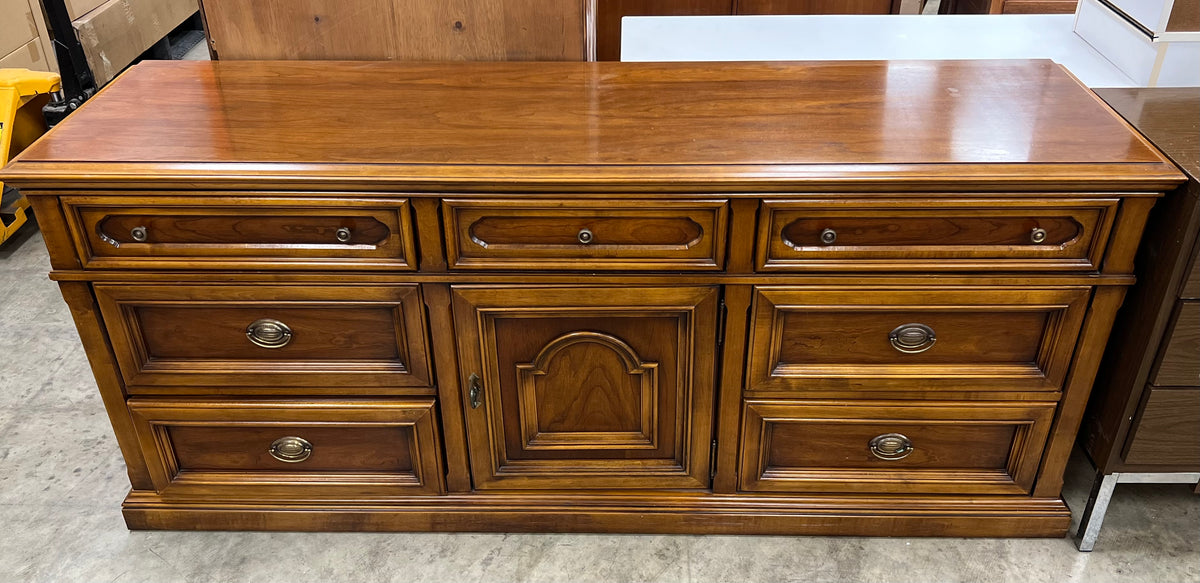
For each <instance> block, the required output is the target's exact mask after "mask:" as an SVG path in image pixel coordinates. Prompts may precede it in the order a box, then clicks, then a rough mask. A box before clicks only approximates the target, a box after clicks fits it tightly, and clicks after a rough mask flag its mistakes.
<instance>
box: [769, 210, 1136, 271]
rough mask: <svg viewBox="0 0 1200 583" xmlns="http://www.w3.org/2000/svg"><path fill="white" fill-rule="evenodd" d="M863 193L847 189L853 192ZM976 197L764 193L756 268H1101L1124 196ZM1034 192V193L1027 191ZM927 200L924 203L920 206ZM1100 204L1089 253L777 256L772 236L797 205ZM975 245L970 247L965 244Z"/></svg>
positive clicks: (776, 234)
mask: <svg viewBox="0 0 1200 583" xmlns="http://www.w3.org/2000/svg"><path fill="white" fill-rule="evenodd" d="M857 194H858V193H845V195H846V196H847V197H850V196H856V195H857ZM978 194H979V196H978V197H971V196H970V195H969V194H966V193H964V194H963V195H962V196H959V197H955V198H937V199H934V201H933V202H929V201H913V200H911V199H908V198H904V197H900V196H897V197H896V198H869V199H864V198H846V199H833V200H821V199H813V200H809V199H804V198H779V197H764V198H763V199H762V203H761V205H760V208H759V219H758V233H757V237H756V241H757V242H756V245H755V269H756V270H757V271H760V272H786V271H796V270H808V269H811V270H814V271H817V270H831V271H842V270H859V271H985V270H996V269H1003V270H1008V271H1074V272H1079V271H1099V269H1100V260H1101V258H1102V257H1103V256H1104V251H1105V249H1106V247H1107V245H1108V239H1109V236H1110V235H1111V233H1112V229H1113V226H1114V225H1115V223H1116V219H1117V211H1118V207H1119V205H1120V198H1109V197H1103V196H1102V197H1095V196H1094V195H1093V196H1092V197H1088V198H1065V197H1062V195H1061V194H1060V193H1045V194H1044V196H1045V197H1046V198H1047V199H1049V200H1045V199H1042V200H1039V199H1033V200H1030V199H1027V198H987V194H988V193H978ZM1025 194H1026V195H1028V194H1029V193H1025ZM920 202H924V203H925V204H924V205H923V206H919V203H920ZM1006 208H1008V209H1013V210H1019V209H1046V210H1055V209H1063V210H1070V209H1095V210H1099V211H1100V216H1099V218H1098V219H1097V228H1096V229H1095V231H1094V232H1092V233H1091V234H1090V235H1091V238H1090V241H1088V243H1090V246H1089V247H1088V248H1087V250H1086V253H1085V255H1086V257H1083V258H1051V259H1039V258H1036V257H1030V258H1022V257H1018V258H988V257H959V258H922V257H905V256H897V257H886V258H878V257H876V258H871V257H829V258H809V259H801V258H778V257H776V258H772V257H771V254H770V253H771V252H770V247H771V241H772V239H773V238H774V237H776V236H781V235H780V233H778V232H777V230H776V229H775V225H774V217H775V214H776V213H777V212H779V211H786V210H791V209H813V210H828V211H847V212H851V211H861V210H883V211H886V210H888V209H896V210H913V211H925V212H930V213H933V212H937V211H940V210H947V211H954V210H960V211H983V212H986V211H988V210H996V209H1001V210H1003V209H1006ZM963 247H964V248H969V247H970V246H963Z"/></svg>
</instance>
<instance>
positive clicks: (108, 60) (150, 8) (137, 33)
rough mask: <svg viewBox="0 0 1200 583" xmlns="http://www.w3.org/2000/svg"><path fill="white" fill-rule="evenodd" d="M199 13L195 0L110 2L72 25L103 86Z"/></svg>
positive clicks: (116, 0)
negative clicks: (185, 21) (174, 29)
mask: <svg viewBox="0 0 1200 583" xmlns="http://www.w3.org/2000/svg"><path fill="white" fill-rule="evenodd" d="M198 9H199V4H198V3H197V1H196V0H108V2H105V3H104V4H103V5H101V6H100V7H99V8H96V9H95V10H92V11H91V12H88V13H87V14H85V15H84V16H83V18H80V19H78V20H76V21H74V22H73V23H71V24H72V25H73V26H74V27H75V32H76V34H77V35H78V36H79V42H80V44H82V45H83V53H84V55H85V56H86V57H87V61H88V66H90V67H91V69H92V75H94V76H95V78H96V85H97V86H103V85H104V84H105V83H108V82H109V81H111V80H112V79H113V77H116V76H117V74H118V73H120V72H121V70H122V69H124V68H125V67H126V66H128V65H129V64H130V63H132V62H133V60H134V59H136V58H137V57H138V55H141V54H142V53H143V52H145V51H146V49H148V48H150V47H151V46H153V45H154V43H156V42H158V41H159V40H161V39H162V38H163V37H164V36H166V35H167V33H168V32H171V30H172V29H173V28H175V27H176V26H179V25H180V24H181V23H182V22H183V21H184V20H186V19H187V18H188V17H189V16H191V15H192V14H195V12H196V11H197V10H198Z"/></svg>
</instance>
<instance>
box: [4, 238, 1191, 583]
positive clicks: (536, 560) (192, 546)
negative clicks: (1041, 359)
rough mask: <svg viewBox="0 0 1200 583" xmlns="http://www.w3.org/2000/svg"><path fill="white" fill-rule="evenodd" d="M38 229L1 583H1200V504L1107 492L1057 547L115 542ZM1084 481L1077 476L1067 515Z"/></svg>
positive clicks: (8, 377) (81, 368)
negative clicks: (1089, 528)
mask: <svg viewBox="0 0 1200 583" xmlns="http://www.w3.org/2000/svg"><path fill="white" fill-rule="evenodd" d="M48 270H49V263H48V261H47V258H46V251H45V248H44V247H43V244H42V239H41V236H40V234H39V233H38V232H37V230H36V227H35V226H32V225H31V226H29V227H26V228H25V230H23V231H22V233H21V234H20V235H19V236H18V237H17V238H16V239H15V240H11V241H9V242H8V243H6V244H4V246H3V247H0V322H2V323H3V326H4V327H5V332H4V333H3V334H2V335H0V357H2V358H4V359H5V361H6V362H5V364H4V365H3V369H2V371H3V372H2V374H0V428H3V429H2V430H0V529H2V530H0V532H2V533H3V534H2V535H0V581H48V582H69V581H126V582H128V581H147V582H153V583H170V582H175V581H255V582H270V581H281V582H286V583H300V582H304V581H335V580H339V581H340V580H345V581H467V580H471V581H572V582H584V581H613V582H626V581H805V582H817V581H913V582H930V581H1013V582H1022V583H1025V582H1037V581H1081V582H1097V583H1099V582H1103V581H1147V582H1155V583H1169V582H1182V581H1200V520H1198V519H1197V517H1198V516H1200V512H1198V511H1200V497H1198V496H1195V495H1193V494H1191V493H1190V490H1189V488H1188V487H1186V486H1181V485H1174V486H1161V485H1137V484H1128V485H1120V486H1118V487H1117V493H1116V496H1115V497H1114V499H1113V503H1112V506H1111V508H1110V510H1109V516H1108V520H1107V521H1106V524H1105V527H1104V531H1103V532H1102V533H1101V535H1100V541H1099V543H1098V544H1097V546H1096V550H1095V551H1094V552H1092V553H1090V554H1089V553H1079V552H1077V551H1076V550H1075V547H1074V546H1073V545H1072V543H1071V542H1070V541H1069V540H1068V539H1057V540H1045V539H1033V540H1024V539H1022V540H994V539H992V540H963V539H900V538H893V539H872V538H832V537H731V536H633V535H492V534H486V535H485V534H321V533H317V534H303V533H274V534H273V533H228V532H206V533H191V532H129V531H128V530H126V529H125V524H124V523H123V522H122V520H121V514H120V503H121V499H122V497H123V496H124V495H125V492H126V489H127V488H128V484H127V481H126V477H125V472H124V467H123V465H122V464H121V462H120V454H119V452H118V451H117V446H116V443H115V441H114V439H113V437H112V434H111V431H110V430H109V426H108V420H107V418H106V416H105V414H104V410H103V407H102V405H101V403H100V399H99V398H98V396H97V394H96V390H95V387H94V385H93V381H92V378H91V374H90V371H89V369H88V366H87V362H86V360H85V358H84V356H83V351H82V347H81V346H80V344H79V340H78V338H77V336H76V334H75V330H74V328H73V326H72V324H71V318H70V314H69V313H68V311H67V308H66V306H65V305H64V304H63V303H62V299H61V297H60V296H59V294H58V290H57V288H56V287H55V285H54V284H53V283H51V282H50V281H48V280H47V278H46V273H47V271H48ZM1090 476H1091V470H1090V469H1089V468H1088V467H1087V463H1086V462H1085V461H1084V460H1082V459H1078V458H1077V459H1074V460H1073V461H1072V466H1071V469H1070V472H1069V476H1068V487H1067V500H1068V502H1069V503H1070V504H1071V507H1072V509H1074V510H1075V511H1076V513H1078V511H1079V509H1080V508H1081V507H1082V505H1083V500H1084V498H1085V496H1086V493H1087V492H1086V489H1087V487H1088V481H1089V479H1090Z"/></svg>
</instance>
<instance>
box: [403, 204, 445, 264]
mask: <svg viewBox="0 0 1200 583" xmlns="http://www.w3.org/2000/svg"><path fill="white" fill-rule="evenodd" d="M410 200H411V201H412V206H413V210H414V211H415V212H416V214H417V220H416V221H415V222H414V223H413V224H414V227H413V229H414V230H415V231H416V232H417V249H418V253H419V254H420V269H421V271H434V272H437V271H446V254H445V253H444V252H443V251H442V230H441V228H439V225H441V220H440V217H439V216H438V199H436V198H413V199H410Z"/></svg>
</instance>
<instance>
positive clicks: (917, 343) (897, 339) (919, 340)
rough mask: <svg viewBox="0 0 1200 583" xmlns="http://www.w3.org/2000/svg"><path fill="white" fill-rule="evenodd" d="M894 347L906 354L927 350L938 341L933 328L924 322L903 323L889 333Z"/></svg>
mask: <svg viewBox="0 0 1200 583" xmlns="http://www.w3.org/2000/svg"><path fill="white" fill-rule="evenodd" d="M888 340H889V341H890V342H891V343H892V348H895V349H896V350H899V351H900V352H903V353H906V354H916V353H918V352H925V351H926V350H929V349H930V348H931V347H933V343H934V342H937V334H934V332H933V328H930V327H929V326H926V325H924V324H902V325H900V326H897V327H896V329H895V330H892V331H891V333H889V334H888Z"/></svg>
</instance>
